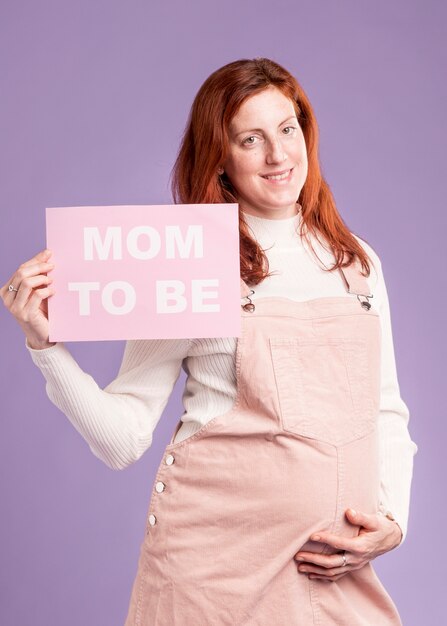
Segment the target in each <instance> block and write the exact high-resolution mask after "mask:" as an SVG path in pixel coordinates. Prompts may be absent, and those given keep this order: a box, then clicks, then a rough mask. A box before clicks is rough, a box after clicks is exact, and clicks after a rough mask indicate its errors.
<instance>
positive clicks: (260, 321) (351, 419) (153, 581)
mask: <svg viewBox="0 0 447 626" xmlns="http://www.w3.org/2000/svg"><path fill="white" fill-rule="evenodd" d="M339 271H340V275H341V277H342V279H343V280H344V283H345V286H346V289H347V295H346V296H340V297H338V296H337V297H323V298H316V299H313V300H307V301H304V302H298V301H294V300H291V299H288V298H280V297H264V298H260V299H258V300H256V301H254V302H253V305H254V310H245V309H244V308H242V307H243V305H245V304H247V302H248V301H250V302H251V300H250V295H252V290H251V289H250V288H249V287H248V286H247V285H246V284H245V283H244V282H243V281H241V289H242V293H241V295H242V298H243V299H242V304H241V315H242V335H241V337H240V338H239V339H238V342H237V350H236V373H237V397H236V400H235V403H234V405H233V408H232V409H231V410H230V411H228V412H227V413H224V414H222V415H218V416H217V417H214V418H213V419H211V420H210V421H209V422H208V423H206V424H205V425H204V426H202V427H201V428H200V430H199V431H198V432H196V433H194V434H193V435H191V436H190V437H188V438H187V439H185V440H183V441H179V442H177V443H173V442H174V440H175V434H176V433H177V431H178V429H179V427H180V425H181V422H179V423H178V425H177V427H176V430H175V433H174V435H173V436H172V438H171V442H170V443H169V444H168V445H167V446H166V449H165V452H164V454H163V457H162V460H161V462H160V465H159V468H158V471H157V475H156V478H155V481H154V486H153V491H152V495H151V501H150V506H149V511H148V517H147V526H146V529H145V536H144V540H143V542H142V545H141V550H140V557H139V562H138V571H137V575H136V578H135V581H134V584H133V588H132V593H131V597H130V604H129V611H128V615H127V619H126V622H125V626H311V625H318V626H329V625H331V626H332V625H333V626H392V625H393V626H397V625H400V626H401V624H402V622H401V620H400V618H399V614H398V611H397V609H396V606H395V604H394V603H393V601H392V599H391V598H390V596H389V595H388V593H387V591H386V590H385V588H384V586H383V585H382V583H381V582H380V580H379V578H378V577H377V575H376V573H375V571H374V569H373V566H372V564H371V561H370V562H368V563H367V564H366V565H365V566H364V567H362V568H361V569H359V570H353V571H352V572H350V573H349V574H346V575H345V576H343V577H342V578H340V579H338V580H336V581H334V582H328V581H324V580H320V579H315V580H312V579H309V577H308V575H307V574H303V573H300V572H299V571H298V567H297V565H298V563H297V561H296V560H295V559H294V555H295V554H296V553H297V552H298V551H299V550H309V551H313V552H322V553H326V554H331V553H336V552H338V550H336V549H334V548H332V547H331V546H329V545H328V544H322V543H319V542H313V541H310V540H309V537H310V535H311V534H312V533H314V532H315V531H318V530H328V531H330V532H333V533H337V534H342V535H344V536H346V537H355V536H357V534H358V532H359V527H358V526H355V525H352V524H350V523H349V522H348V521H347V519H346V517H345V510H346V509H347V508H348V507H352V508H354V509H358V510H360V511H363V512H366V513H375V512H377V509H378V503H379V502H378V499H379V454H378V451H379V448H378V428H377V417H378V412H379V394H380V333H381V326H380V318H379V314H378V312H377V311H376V310H375V309H374V307H373V306H371V305H370V303H369V297H371V295H370V291H369V287H368V282H367V280H366V278H365V277H364V276H362V275H361V274H360V269H359V264H358V262H356V263H355V264H352V265H351V266H349V267H348V268H343V269H340V270H339ZM340 561H341V559H340Z"/></svg>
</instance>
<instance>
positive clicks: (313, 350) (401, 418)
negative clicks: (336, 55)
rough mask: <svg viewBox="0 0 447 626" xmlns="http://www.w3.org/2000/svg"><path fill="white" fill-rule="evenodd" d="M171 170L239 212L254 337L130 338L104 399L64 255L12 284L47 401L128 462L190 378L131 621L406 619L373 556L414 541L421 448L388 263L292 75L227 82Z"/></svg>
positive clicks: (159, 482)
mask: <svg viewBox="0 0 447 626" xmlns="http://www.w3.org/2000/svg"><path fill="white" fill-rule="evenodd" d="M173 174H174V175H173V180H172V186H173V195H174V200H175V202H177V203H184V204H187V203H216V204H217V203H221V202H238V203H239V216H240V222H239V223H240V262H241V284H240V287H241V317H242V335H241V337H240V338H235V337H228V338H215V339H200V338H192V339H184V340H177V339H176V340H172V339H170V340H168V339H166V340H149V341H148V340H132V341H128V342H127V343H126V348H125V352H124V356H123V361H122V363H121V367H120V371H119V373H118V376H117V378H116V379H115V380H114V381H112V382H111V383H110V384H109V385H108V386H107V387H105V388H104V389H100V388H99V387H98V385H97V384H96V382H95V381H94V380H93V379H92V377H91V376H89V375H88V374H87V373H86V372H83V371H82V370H81V368H80V367H79V366H78V364H77V363H76V361H75V360H74V359H73V357H72V355H71V354H70V353H69V351H68V350H67V348H66V347H65V346H64V345H63V344H62V343H51V342H49V341H48V319H47V298H49V297H51V296H52V295H53V293H54V290H53V289H52V287H51V285H50V281H51V279H50V276H49V272H50V271H51V269H53V267H55V266H57V260H56V259H55V265H53V266H52V265H50V264H49V263H48V260H49V258H50V251H44V252H42V253H40V254H38V255H36V257H34V258H33V259H31V260H29V261H27V262H25V263H24V264H23V265H21V267H20V268H19V269H18V270H17V271H16V272H14V273H13V274H12V276H11V277H10V279H9V280H8V281H7V283H5V285H4V286H3V287H2V289H1V295H2V298H3V300H4V303H5V305H6V306H7V307H8V308H9V310H10V311H11V313H12V314H13V315H14V316H15V318H16V319H17V321H18V322H19V324H20V325H21V327H22V328H23V330H24V332H25V335H26V346H27V348H28V350H29V352H30V355H31V357H32V359H33V361H34V363H35V364H36V365H37V366H38V367H39V368H40V369H41V371H42V373H43V375H44V376H45V379H46V381H47V393H48V395H49V397H50V399H51V400H52V401H53V402H54V403H55V404H56V405H57V406H58V407H59V408H60V409H61V410H62V411H63V412H64V413H65V414H66V415H67V416H68V418H69V419H70V420H71V422H72V423H73V425H74V426H75V428H76V429H77V430H78V431H79V432H80V433H81V434H82V436H83V437H84V438H85V439H86V441H87V442H88V444H89V446H90V448H91V450H92V452H93V453H94V454H95V455H96V456H98V457H99V458H100V459H102V460H103V461H104V462H105V463H106V464H107V465H109V466H110V467H112V468H114V469H120V468H124V467H126V466H128V465H129V464H130V463H133V462H135V461H136V460H137V459H139V458H140V457H141V455H142V454H143V453H144V452H145V451H146V450H147V449H148V448H149V447H150V445H151V442H152V434H153V431H154V428H155V426H156V424H157V422H158V420H159V418H160V416H161V414H162V412H163V409H164V408H165V406H166V404H167V402H168V399H169V396H170V394H171V391H172V388H173V386H174V384H175V381H176V380H177V378H178V376H179V373H180V369H181V368H182V367H183V369H184V370H185V372H186V374H187V379H186V385H185V391H184V394H183V402H184V408H185V411H184V413H183V415H182V416H181V418H180V419H179V422H178V425H177V427H176V429H175V432H174V433H173V435H172V437H171V440H170V442H169V444H168V445H167V446H166V449H165V451H164V453H163V455H162V458H161V461H160V464H159V467H158V470H157V474H156V477H155V481H154V484H153V489H152V494H151V498H150V503H149V510H148V514H147V521H146V525H145V530H144V533H143V538H142V543H141V551H140V558H139V562H138V568H137V572H136V576H135V580H134V584H133V589H132V594H131V598H130V603H129V610H128V615H127V619H126V624H125V626H143V625H144V626H154V625H156V626H202V625H208V624H209V625H210V626H224V625H225V626H227V625H228V626H235V625H237V626H286V625H287V626H308V625H309V626H310V625H319V626H326V625H334V626H335V625H337V626H340V625H346V626H371V625H372V624H374V625H375V624H381V625H398V624H401V620H400V618H399V614H398V611H397V609H396V606H395V604H394V603H393V601H392V599H391V598H390V596H389V594H388V593H387V591H386V590H385V588H384V586H383V585H382V583H381V582H380V580H379V579H378V577H377V575H376V573H375V571H374V569H373V566H372V560H373V559H374V558H376V557H377V556H379V555H381V554H383V553H385V552H387V551H389V550H392V549H394V548H396V547H397V546H399V545H401V544H402V541H403V540H404V538H405V535H406V530H407V522H408V511H409V497H410V486H411V479H412V471H413V456H414V454H415V453H416V452H417V445H416V444H415V443H414V442H413V441H412V440H411V437H410V434H409V431H408V420H409V411H408V409H407V406H406V405H405V403H404V402H403V400H402V399H401V397H400V392H399V384H398V379H397V374H396V366H395V357H394V348H393V339H392V330H391V319H390V311H389V304H388V296H387V290H386V286H385V282H384V277H383V272H382V268H381V262H380V259H379V257H378V256H377V254H376V253H375V251H374V250H373V248H372V247H371V246H370V245H369V244H368V243H367V242H366V241H365V240H363V239H361V238H360V237H359V236H357V235H354V234H353V233H352V232H351V231H350V230H349V229H348V227H347V226H346V224H345V222H344V221H343V219H342V218H341V216H340V214H339V213H338V210H337V208H336V206H335V202H334V198H333V196H332V194H331V191H330V189H329V187H328V185H327V183H326V182H325V180H324V178H323V176H322V174H321V171H320V166H319V159H318V127H317V123H316V120H315V116H314V113H313V110H312V107H311V105H310V103H309V100H308V98H307V97H306V95H305V93H304V91H303V89H302V88H301V86H300V85H299V83H298V82H297V80H296V79H295V78H294V77H293V76H292V75H291V74H290V73H289V72H288V71H287V70H285V69H284V68H283V67H281V66H280V65H278V64H277V63H275V62H273V61H271V60H269V59H263V58H257V59H253V60H245V59H244V60H239V61H235V62H233V63H229V64H227V65H225V66H224V67H222V68H220V69H218V70H216V71H215V72H214V73H213V74H211V76H209V77H208V78H207V80H206V81H205V82H204V84H203V85H202V87H201V88H200V90H199V92H198V93H197V95H196V97H195V100H194V102H193V105H192V110H191V114H190V117H189V120H188V124H187V128H186V131H185V134H184V137H183V140H182V143H181V146H180V150H179V154H178V157H177V160H176V163H175V166H174V170H173ZM222 245H225V242H224V241H223V242H222Z"/></svg>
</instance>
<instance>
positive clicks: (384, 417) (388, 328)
mask: <svg viewBox="0 0 447 626" xmlns="http://www.w3.org/2000/svg"><path fill="white" fill-rule="evenodd" d="M375 263H376V267H377V284H376V296H377V300H378V302H379V305H378V308H379V314H380V320H381V328H382V356H381V361H382V365H381V396H380V411H379V445H380V503H379V510H380V511H382V512H383V513H384V512H386V511H387V510H388V511H390V512H391V513H392V515H393V516H394V518H395V520H396V522H397V523H398V524H399V526H400V528H401V530H402V539H401V542H400V544H399V545H398V546H397V547H399V546H401V545H402V543H403V542H404V540H405V537H406V535H407V526H408V516H409V507H410V490H411V482H412V476H413V457H414V455H415V454H416V452H417V450H418V447H417V445H416V443H415V442H414V441H412V439H411V436H410V433H409V430H408V422H409V417H410V413H409V410H408V407H407V405H406V404H405V402H404V400H403V399H402V398H401V395H400V388H399V382H398V377H397V372H396V361H395V353H394V343H393V334H392V324H391V315H390V307H389V300H388V293H387V288H386V284H385V280H384V276H383V270H382V265H381V262H380V259H379V257H377V256H376V258H375Z"/></svg>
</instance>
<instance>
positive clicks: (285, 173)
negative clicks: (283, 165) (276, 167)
mask: <svg viewBox="0 0 447 626" xmlns="http://www.w3.org/2000/svg"><path fill="white" fill-rule="evenodd" d="M293 170H294V168H293V167H292V168H290V169H288V170H282V172H281V173H280V172H278V173H276V174H264V175H262V176H261V178H263V179H264V180H266V181H267V182H269V183H275V184H277V185H278V184H281V183H287V182H288V181H289V180H290V179H291V177H292V172H293ZM269 177H271V178H269Z"/></svg>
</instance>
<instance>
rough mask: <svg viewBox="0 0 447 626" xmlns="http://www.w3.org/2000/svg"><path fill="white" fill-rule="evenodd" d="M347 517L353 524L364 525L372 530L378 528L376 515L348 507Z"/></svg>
mask: <svg viewBox="0 0 447 626" xmlns="http://www.w3.org/2000/svg"><path fill="white" fill-rule="evenodd" d="M346 517H347V518H348V520H349V521H350V522H351V523H352V524H356V525H360V526H364V527H365V528H368V529H370V530H376V529H377V518H376V516H375V515H369V514H368V513H363V511H357V510H355V509H346Z"/></svg>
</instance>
